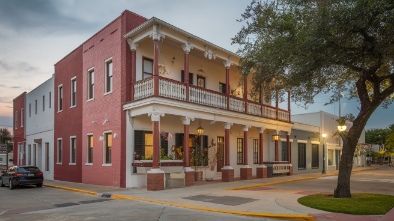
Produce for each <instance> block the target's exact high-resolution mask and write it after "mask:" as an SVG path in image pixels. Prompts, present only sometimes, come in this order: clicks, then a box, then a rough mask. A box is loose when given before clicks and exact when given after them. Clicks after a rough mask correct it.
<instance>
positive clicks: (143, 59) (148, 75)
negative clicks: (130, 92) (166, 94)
mask: <svg viewBox="0 0 394 221" xmlns="http://www.w3.org/2000/svg"><path fill="white" fill-rule="evenodd" d="M145 61H150V62H151V63H152V73H149V72H145ZM153 66H154V60H153V59H151V58H148V57H142V80H144V79H147V78H150V77H152V76H153V72H154V70H153Z"/></svg>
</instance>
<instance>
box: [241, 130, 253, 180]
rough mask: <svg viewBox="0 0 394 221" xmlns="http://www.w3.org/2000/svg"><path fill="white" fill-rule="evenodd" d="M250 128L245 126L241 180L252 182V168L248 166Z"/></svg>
mask: <svg viewBox="0 0 394 221" xmlns="http://www.w3.org/2000/svg"><path fill="white" fill-rule="evenodd" d="M248 130H249V127H248V126H244V128H243V131H244V143H243V146H244V148H243V158H244V162H243V166H242V167H241V170H240V172H241V180H251V179H252V168H251V167H250V166H249V164H248Z"/></svg>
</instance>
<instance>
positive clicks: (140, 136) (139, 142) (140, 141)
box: [134, 130, 145, 156]
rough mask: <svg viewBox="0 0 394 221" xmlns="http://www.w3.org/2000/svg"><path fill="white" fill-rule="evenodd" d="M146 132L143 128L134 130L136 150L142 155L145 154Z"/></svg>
mask: <svg viewBox="0 0 394 221" xmlns="http://www.w3.org/2000/svg"><path fill="white" fill-rule="evenodd" d="M144 140H145V132H144V131H141V130H136V131H134V152H136V153H137V154H139V155H140V156H145V151H144V150H145V148H144V144H145V141H144Z"/></svg>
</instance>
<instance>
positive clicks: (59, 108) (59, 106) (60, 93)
mask: <svg viewBox="0 0 394 221" xmlns="http://www.w3.org/2000/svg"><path fill="white" fill-rule="evenodd" d="M57 92H58V93H57V96H58V104H57V111H58V112H60V111H62V110H63V85H59V87H58V88H57Z"/></svg>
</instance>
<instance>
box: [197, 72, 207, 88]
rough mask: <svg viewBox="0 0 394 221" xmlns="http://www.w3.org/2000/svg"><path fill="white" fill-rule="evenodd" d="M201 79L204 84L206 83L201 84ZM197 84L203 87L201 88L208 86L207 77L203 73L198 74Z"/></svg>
mask: <svg viewBox="0 0 394 221" xmlns="http://www.w3.org/2000/svg"><path fill="white" fill-rule="evenodd" d="M199 80H203V84H204V85H202V86H201V85H200V81H199ZM197 86H198V87H201V88H205V86H206V78H205V77H204V76H202V75H197Z"/></svg>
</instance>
